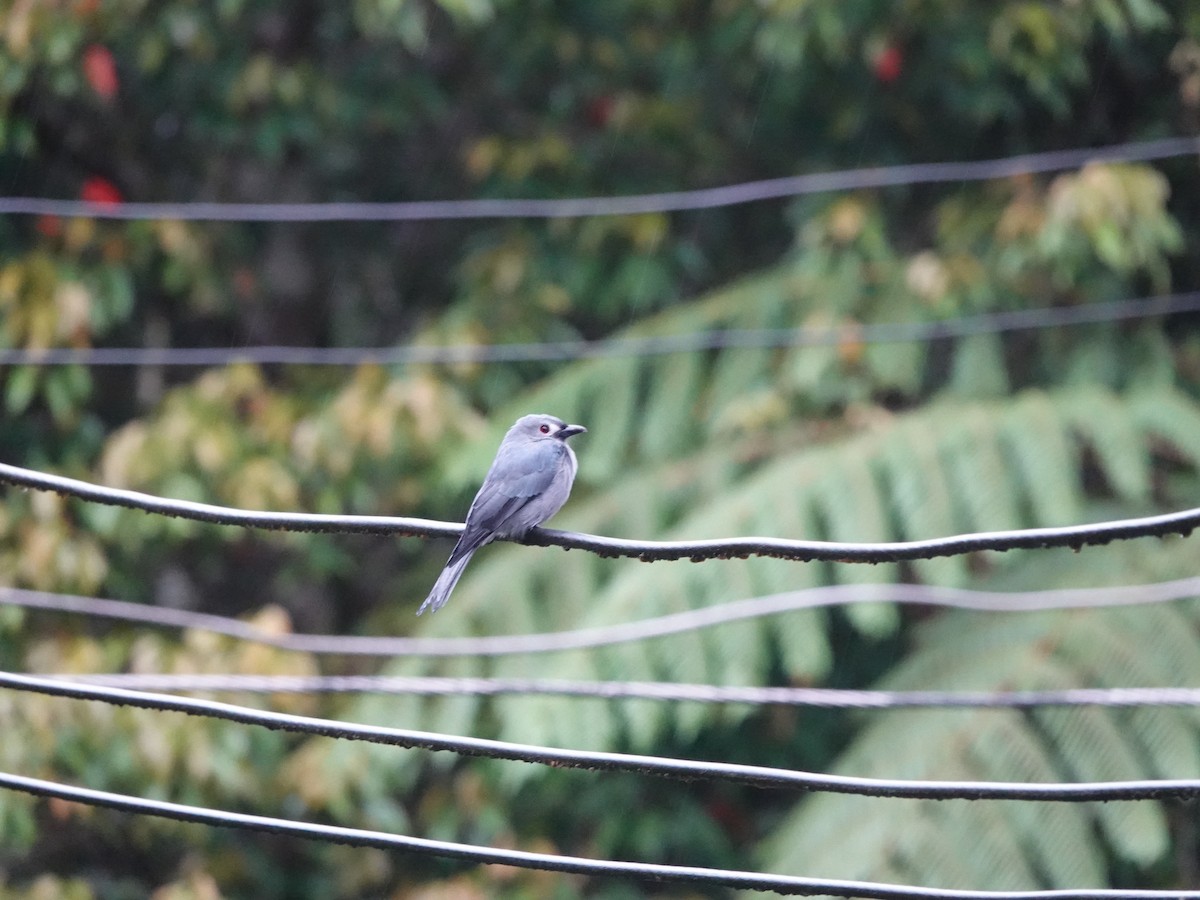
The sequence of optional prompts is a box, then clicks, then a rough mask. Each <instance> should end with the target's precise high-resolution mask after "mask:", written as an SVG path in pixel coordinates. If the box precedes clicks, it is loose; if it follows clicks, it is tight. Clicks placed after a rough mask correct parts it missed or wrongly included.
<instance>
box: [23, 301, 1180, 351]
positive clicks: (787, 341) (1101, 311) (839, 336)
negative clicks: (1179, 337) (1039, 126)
mask: <svg viewBox="0 0 1200 900" xmlns="http://www.w3.org/2000/svg"><path fill="white" fill-rule="evenodd" d="M1197 310H1200V292H1195V291H1193V292H1188V293H1179V294H1163V295H1157V296H1151V297H1139V298H1136V299H1127V300H1116V301H1111V302H1107V303H1087V304H1081V305H1077V306H1049V307H1041V308H1038V309H1020V310H1005V311H1001V312H995V313H982V314H980V315H976V316H962V317H959V318H953V319H941V320H936V321H925V322H876V323H865V324H861V325H854V326H853V327H847V326H838V325H833V326H828V327H803V328H752V329H721V330H715V331H697V332H689V333H686V334H673V335H650V336H647V337H615V338H604V339H600V340H594V341H588V340H575V341H542V342H530V343H510V344H444V345H422V344H406V345H402V346H394V347H278V346H254V347H93V348H85V349H78V348H70V347H50V348H37V349H33V348H11V349H0V365H36V366H63V365H85V366H223V365H230V364H233V363H254V364H257V365H305V366H360V365H365V364H369V363H370V364H376V365H418V364H420V365H460V364H463V363H510V362H552V361H561V360H577V359H592V358H598V357H647V356H664V355H667V354H672V353H696V352H701V351H707V350H729V349H745V348H757V349H763V348H779V347H810V346H827V345H831V344H838V343H841V342H843V341H847V340H851V341H853V342H855V343H861V344H890V343H904V342H910V341H912V342H917V341H921V342H924V341H932V340H939V339H947V338H959V337H969V336H972V335H979V334H1001V333H1005V332H1010V331H1028V330H1034V329H1042V328H1062V327H1069V326H1074V325H1093V324H1098V323H1101V322H1119V321H1127V320H1130V319H1141V318H1151V317H1154V316H1165V315H1172V314H1178V313H1185V312H1196V311H1197Z"/></svg>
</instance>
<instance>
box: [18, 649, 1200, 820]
mask: <svg viewBox="0 0 1200 900" xmlns="http://www.w3.org/2000/svg"><path fill="white" fill-rule="evenodd" d="M0 688H8V689H10V690H15V691H28V692H33V693H38V694H45V695H48V696H53V697H69V698H72V699H76V700H96V701H100V702H103V703H110V704H114V705H117V706H131V707H136V708H139V709H153V710H165V711H171V712H181V713H187V714H189V715H197V716H205V717H208V718H214V719H223V720H225V721H229V722H238V723H241V724H244V725H259V726H262V727H264V728H270V729H274V730H277V731H290V732H297V733H301V734H312V735H319V736H322V737H333V738H341V739H343V740H353V741H369V742H372V743H377V744H388V745H391V746H398V747H409V748H420V749H424V750H449V751H452V752H455V753H460V754H465V755H469V756H482V757H487V758H490V759H508V760H517V761H521V762H529V763H538V764H542V765H548V766H554V767H556V768H573V769H595V770H601V771H614V772H635V773H641V774H645V775H656V776H660V777H664V778H679V779H684V780H706V781H727V782H733V783H735V784H743V785H746V786H749V787H759V788H779V789H783V788H788V789H799V790H810V791H828V792H831V793H839V794H859V795H863V796H870V797H908V798H915V799H927V800H951V799H971V800H1041V801H1064V802H1078V801H1084V800H1106V801H1107V800H1158V799H1164V798H1167V797H1174V798H1184V799H1187V798H1192V797H1196V796H1198V795H1200V779H1159V780H1141V781H1108V782H1078V783H1071V784H1058V783H1030V782H999V781H911V780H902V779H889V778H859V777H855V776H853V775H827V774H821V773H813V772H800V771H794V770H789V769H776V768H770V767H767V766H747V765H739V764H737V763H724V762H708V761H698V760H687V759H672V758H669V757H661V756H645V755H640V754H632V753H611V752H604V751H590V750H567V749H562V748H557V747H554V748H551V747H539V746H535V745H532V744H518V743H513V742H511V741H497V740H489V739H485V738H475V737H460V736H454V735H444V734H436V733H433V732H427V731H414V730H411V729H406V728H386V727H383V726H379V725H358V724H350V723H347V722H337V721H333V720H330V719H318V718H313V717H310V716H296V715H290V714H287V713H278V712H268V711H265V710H258V709H251V708H249V707H245V706H235V705H233V704H230V703H219V702H217V701H215V700H202V699H199V698H194V697H178V696H170V695H167V694H156V693H148V692H143V691H129V690H123V689H121V688H112V687H101V686H98V685H87V684H82V683H80V682H78V681H61V680H57V679H53V678H44V677H39V676H33V675H19V674H16V673H13V672H0Z"/></svg>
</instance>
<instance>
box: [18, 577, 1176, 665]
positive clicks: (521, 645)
mask: <svg viewBox="0 0 1200 900" xmlns="http://www.w3.org/2000/svg"><path fill="white" fill-rule="evenodd" d="M1198 595H1200V576H1194V577H1191V578H1181V579H1179V580H1177V581H1164V582H1159V583H1157V584H1133V585H1124V586H1115V587H1097V588H1058V589H1054V590H1042V591H975V590H968V589H967V588H953V587H938V586H934V585H921V584H886V583H885V584H838V585H827V586H823V587H815V588H805V589H803V590H798V591H786V592H784V593H779V594H770V595H767V596H764V597H754V598H751V599H748V600H735V601H731V602H728V603H718V604H714V605H713V606H708V607H705V608H703V609H693V610H688V611H686V612H680V613H671V614H669V615H665V616H656V617H654V618H650V619H642V620H640V621H634V622H622V623H619V624H616V625H603V626H598V627H595V628H581V629H577V630H575V631H553V632H543V633H540V634H516V635H494V636H488V637H461V638H434V637H377V636H348V635H338V634H279V633H277V632H273V631H266V630H264V629H262V628H258V627H257V626H255V625H254V624H253V623H251V622H244V621H242V620H241V619H234V618H230V617H228V616H218V615H213V614H212V613H201V612H192V611H189V610H183V609H172V608H169V607H162V606H148V605H146V604H144V603H130V602H128V601H124V600H105V599H102V598H98V597H80V596H77V595H73V594H54V593H49V592H46V591H31V590H25V589H23V588H13V587H0V604H7V605H10V606H21V607H25V608H29V609H39V610H50V611H55V612H66V613H77V614H81V615H86V616H94V617H104V618H109V619H117V620H121V621H126V622H137V623H140V624H146V625H161V626H165V627H170V628H191V629H196V630H200V631H209V632H214V633H216V634H224V635H228V636H229V637H234V638H238V639H239V640H244V641H253V642H254V643H258V644H266V645H269V646H272V647H278V648H280V649H282V650H294V651H297V652H302V653H316V654H341V655H351V656H506V655H512V654H521V655H526V654H530V653H553V652H559V651H564V650H580V649H587V648H591V647H604V646H609V645H612V644H621V643H628V642H632V641H643V640H649V639H651V638H658V637H667V636H669V635H674V634H681V633H684V632H689V631H696V630H699V629H701V628H709V627H713V626H716V625H725V624H728V623H730V622H738V621H743V620H746V619H756V618H762V617H765V616H774V615H780V614H783V613H788V612H794V611H796V610H799V609H812V608H815V607H822V606H835V605H849V604H852V603H880V602H895V603H912V604H924V605H927V606H945V607H955V608H958V609H973V610H986V611H991V612H1022V611H1032V610H1044V609H1094V608H1099V607H1107V606H1132V605H1135V604H1142V603H1166V602H1170V601H1173V600H1182V599H1185V598H1188V597H1196V596H1198Z"/></svg>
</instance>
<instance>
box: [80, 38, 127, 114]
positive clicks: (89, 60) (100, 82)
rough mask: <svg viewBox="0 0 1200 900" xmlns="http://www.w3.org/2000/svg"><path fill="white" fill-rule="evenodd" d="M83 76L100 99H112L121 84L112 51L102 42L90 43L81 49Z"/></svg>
mask: <svg viewBox="0 0 1200 900" xmlns="http://www.w3.org/2000/svg"><path fill="white" fill-rule="evenodd" d="M83 77H84V78H85V79H87V83H88V84H90V85H91V86H92V90H93V91H95V92H96V95H97V96H98V97H99V98H100V99H101V100H112V98H113V97H115V96H117V89H118V88H119V87H120V86H121V85H120V81H119V79H118V78H117V64H116V62H115V61H114V60H113V55H112V52H111V51H110V50H109V49H108V48H107V47H105V46H103V45H102V44H92V45H91V46H90V47H88V48H87V49H86V50H84V51H83Z"/></svg>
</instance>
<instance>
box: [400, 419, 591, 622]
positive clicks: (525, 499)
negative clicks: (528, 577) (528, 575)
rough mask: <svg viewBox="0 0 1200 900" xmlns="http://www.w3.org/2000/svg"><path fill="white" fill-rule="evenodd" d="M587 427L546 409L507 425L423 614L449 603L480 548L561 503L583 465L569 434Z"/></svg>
mask: <svg viewBox="0 0 1200 900" xmlns="http://www.w3.org/2000/svg"><path fill="white" fill-rule="evenodd" d="M584 431H587V429H586V428H584V427H583V426H582V425H568V424H567V423H566V422H564V421H563V420H562V419H559V418H556V417H554V416H547V415H532V416H522V417H521V418H519V419H517V423H516V424H515V425H513V427H512V428H510V429H508V434H506V435H505V436H504V440H503V441H501V442H500V449H499V450H497V451H496V458H495V459H494V460H492V467H491V468H490V469H489V470H488V473H487V477H486V478H484V479H483V486H482V487H480V488H479V493H478V494H476V495H475V499H474V500H472V501H471V508H470V510H468V512H467V524H466V527H465V528H464V529H463V533H462V535H461V536H460V537H459V539H458V543H457V544H455V545H454V550H453V551H452V552H451V553H450V559H449V561H447V563H446V568H444V569H442V574H441V575H439V576H438V580H437V582H436V583H435V584H434V586H433V590H431V591H430V592H429V596H428V597H426V598H425V602H424V603H422V604H421V608H420V609H418V610H417V615H418V616H419V615H420V614H421V613H423V612H425V610H426V609H428V610H430V611H435V610H438V609H441V608H442V607H443V606H444V605H445V604H446V601H447V600H449V599H450V592H451V591H452V590H454V585H456V584H458V579H459V578H460V577H462V573H463V569H465V568H466V567H467V563H468V562H470V561H471V556H472V555H473V554H474V553H475V551H476V550H478V549H479V548H480V547H482V546H483V545H484V544H489V543H491V542H492V541H494V540H496V539H497V538H522V537H524V536H525V533H526V532H527V531H529V529H531V528H533V527H534V526H535V525H541V524H542V523H543V522H545V521H546V520H547V519H549V518H550V517H551V516H552V515H554V514H555V513H556V512H558V511H559V509H561V508H562V505H563V504H564V503H566V502H567V495H568V494H570V493H571V484H572V483H573V482H574V481H575V470H576V469H577V468H578V466H579V464H578V463H577V462H576V461H575V451H573V450H572V449H571V448H570V447H568V446H567V438H569V437H571V436H572V435H576V434H580V433H581V432H584Z"/></svg>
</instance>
